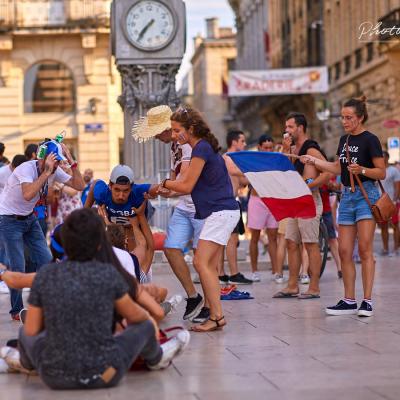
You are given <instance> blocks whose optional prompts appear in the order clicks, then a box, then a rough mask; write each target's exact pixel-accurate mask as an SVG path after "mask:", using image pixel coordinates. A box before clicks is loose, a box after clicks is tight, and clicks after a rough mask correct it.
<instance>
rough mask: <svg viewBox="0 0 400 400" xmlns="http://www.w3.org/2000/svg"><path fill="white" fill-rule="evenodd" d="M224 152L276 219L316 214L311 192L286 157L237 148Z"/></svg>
mask: <svg viewBox="0 0 400 400" xmlns="http://www.w3.org/2000/svg"><path fill="white" fill-rule="evenodd" d="M228 155H229V156H230V157H231V158H232V160H233V162H234V163H235V164H236V165H237V166H238V168H239V169H240V170H241V171H242V172H243V173H244V174H245V176H246V177H247V179H248V180H249V181H250V183H251V185H252V186H253V187H254V189H255V190H256V191H257V193H258V195H259V196H260V198H261V199H262V200H263V202H264V203H265V205H266V206H267V207H268V208H269V209H270V211H271V213H272V215H273V216H274V217H275V219H276V220H277V221H280V220H282V219H284V218H313V217H315V216H316V209H315V203H314V199H313V196H312V194H311V191H310V189H309V187H308V186H307V184H306V183H305V182H304V181H303V178H302V177H301V176H300V174H299V173H298V172H297V171H296V170H295V169H294V166H293V164H292V163H291V162H290V161H289V159H288V157H286V156H284V155H283V154H281V153H271V152H262V151H239V152H235V153H228Z"/></svg>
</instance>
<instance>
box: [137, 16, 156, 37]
mask: <svg viewBox="0 0 400 400" xmlns="http://www.w3.org/2000/svg"><path fill="white" fill-rule="evenodd" d="M154 22H155V20H154V18H152V19H151V20H150V21H149V22H148V23H147V25H146V26H145V27H144V28H143V29H142V30H141V31H140V33H139V36H138V38H137V41H138V42H140V41H141V40H142V38H143V36H144V34H145V33H146V32H147V30H148V29H149V28H150V27H151V26H152V25H153V24H154Z"/></svg>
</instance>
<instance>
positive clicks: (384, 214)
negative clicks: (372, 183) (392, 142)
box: [346, 135, 397, 224]
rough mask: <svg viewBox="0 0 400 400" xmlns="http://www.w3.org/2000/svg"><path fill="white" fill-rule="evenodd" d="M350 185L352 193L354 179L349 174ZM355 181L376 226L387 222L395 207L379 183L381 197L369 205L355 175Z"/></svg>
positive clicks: (394, 211)
mask: <svg viewBox="0 0 400 400" xmlns="http://www.w3.org/2000/svg"><path fill="white" fill-rule="evenodd" d="M349 137H350V135H348V136H347V139H346V157H347V163H348V165H350V154H349ZM349 174H350V185H351V191H352V192H354V190H355V188H354V179H353V174H352V173H350V172H349ZM354 176H355V177H356V179H357V183H358V186H359V187H360V190H361V193H362V194H363V196H364V198H365V201H366V202H367V203H368V206H369V208H370V209H371V213H372V215H373V216H374V219H375V221H376V222H377V223H378V224H381V223H383V222H387V221H389V220H390V219H391V218H392V217H393V215H394V214H395V213H396V211H397V209H396V205H395V204H394V203H393V201H392V199H391V198H390V196H389V195H388V194H387V193H386V191H385V189H384V187H383V185H382V183H381V181H378V183H379V186H380V188H381V191H382V194H381V197H379V199H378V200H377V202H376V203H375V204H371V202H370V201H369V198H368V194H367V192H366V191H365V189H364V186H363V184H362V182H361V179H360V177H359V176H358V175H357V174H355V175H354Z"/></svg>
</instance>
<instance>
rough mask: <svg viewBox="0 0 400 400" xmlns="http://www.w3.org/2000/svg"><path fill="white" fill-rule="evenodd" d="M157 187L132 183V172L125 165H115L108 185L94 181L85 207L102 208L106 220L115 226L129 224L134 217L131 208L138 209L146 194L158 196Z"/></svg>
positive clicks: (100, 181)
mask: <svg viewBox="0 0 400 400" xmlns="http://www.w3.org/2000/svg"><path fill="white" fill-rule="evenodd" d="M157 190H158V185H150V184H146V183H145V184H142V185H136V184H134V183H133V171H132V169H131V168H130V167H128V166H127V165H117V166H116V167H114V169H113V170H112V171H111V175H110V183H109V184H108V185H107V184H106V183H105V182H104V181H102V180H97V181H94V182H93V184H92V186H91V188H90V191H89V193H88V196H87V199H86V202H85V207H86V208H90V207H92V205H93V203H94V202H96V204H97V205H98V206H104V207H105V210H106V212H107V215H108V218H109V220H110V221H111V222H112V223H115V224H123V225H125V224H129V218H131V217H134V216H135V212H134V211H133V210H132V207H134V208H139V207H140V205H141V204H142V203H143V201H144V199H145V194H146V193H147V194H148V195H149V196H150V197H154V196H156V195H157V194H158V192H157Z"/></svg>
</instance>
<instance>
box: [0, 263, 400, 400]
mask: <svg viewBox="0 0 400 400" xmlns="http://www.w3.org/2000/svg"><path fill="white" fill-rule="evenodd" d="M246 269H247V271H245V272H248V269H249V266H248V264H247V265H246ZM359 269H360V267H359V266H358V271H359ZM270 275H271V274H270V272H269V271H266V270H263V271H262V273H261V276H262V282H261V283H257V284H254V285H252V286H245V287H243V289H244V290H249V291H251V293H252V294H253V295H254V297H255V299H254V300H243V301H236V302H235V301H225V302H224V312H225V315H226V318H227V321H228V323H229V325H228V326H227V327H226V328H225V330H224V331H222V332H214V333H210V334H192V340H191V343H190V346H189V348H188V349H187V351H186V352H185V353H184V354H183V355H182V356H181V357H180V358H178V359H177V360H176V361H175V362H174V364H173V366H172V367H170V368H169V369H168V370H165V371H159V372H135V373H129V374H128V375H127V376H126V377H125V378H124V379H123V381H122V382H121V384H120V385H119V386H118V387H117V388H114V389H110V390H101V391H94V392H93V391H92V392H87V391H74V392H53V391H50V390H49V389H47V388H46V387H45V386H44V385H43V384H42V383H41V381H40V379H39V378H38V377H29V378H28V377H26V376H24V375H17V374H2V375H0V385H1V391H0V399H1V400H3V399H7V400H8V399H12V400H19V399H24V400H26V399H29V400H36V399H37V400H39V399H40V400H46V399H51V400H53V399H54V400H57V399H60V400H61V399H96V400H102V399H108V400H110V399H135V400H141V399H157V400H161V399H179V400H186V399H191V400H196V399H197V400H198V399H202V400H203V399H204V400H205V399H207V400H211V399H218V400H223V399H230V400H235V399H240V400H243V399H245V398H246V399H269V400H274V399H279V400H284V399H307V400H321V399H323V400H330V399H335V400H336V399H338V398H340V399H352V400H357V399H362V400H376V399H386V400H391V399H393V400H398V399H399V396H400V395H399V393H400V380H399V378H400V313H399V307H400V295H399V284H398V282H399V281H400V258H399V257H397V258H388V257H386V258H379V257H377V273H376V284H375V296H374V306H375V316H374V317H372V318H369V319H360V318H358V317H356V316H346V317H327V316H325V314H324V312H323V308H324V307H325V306H326V305H332V304H335V303H336V301H337V300H338V299H339V298H340V297H341V295H342V283H341V281H339V280H338V279H337V277H336V272H335V268H334V266H333V264H332V261H329V262H328V266H327V270H326V272H325V274H324V276H323V277H322V280H321V298H320V299H316V300H303V301H300V300H297V299H272V298H271V297H272V294H273V293H274V292H275V291H276V290H277V289H279V288H280V287H283V285H277V284H275V282H273V281H271V279H270ZM360 280H361V279H360V277H359V279H358V286H357V296H358V300H360V299H361V297H362V292H361V287H360ZM155 281H156V282H158V283H162V284H164V285H166V286H168V288H169V289H170V290H171V293H173V292H181V289H180V287H179V284H178V283H177V281H176V279H174V277H173V276H172V274H171V272H170V269H169V267H168V265H167V264H165V265H164V266H157V267H156V270H155ZM8 301H9V300H8V296H7V295H0V310H1V311H0V322H1V325H0V341H1V342H2V343H4V342H5V341H6V339H8V338H11V337H15V336H16V333H17V329H18V327H19V324H18V323H16V322H12V321H11V320H10V319H9V316H8ZM183 310H184V305H183V304H182V305H180V307H179V310H178V312H177V313H175V314H173V315H172V316H170V317H169V318H168V319H167V321H166V325H175V324H182V321H181V319H180V318H181V316H182V314H183Z"/></svg>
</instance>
